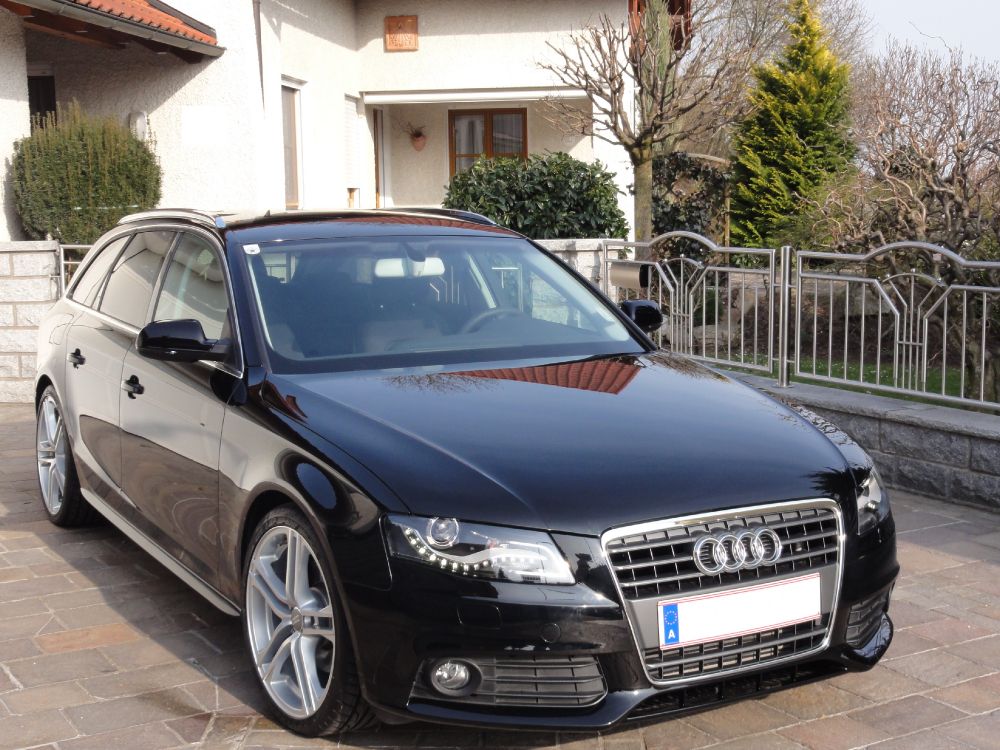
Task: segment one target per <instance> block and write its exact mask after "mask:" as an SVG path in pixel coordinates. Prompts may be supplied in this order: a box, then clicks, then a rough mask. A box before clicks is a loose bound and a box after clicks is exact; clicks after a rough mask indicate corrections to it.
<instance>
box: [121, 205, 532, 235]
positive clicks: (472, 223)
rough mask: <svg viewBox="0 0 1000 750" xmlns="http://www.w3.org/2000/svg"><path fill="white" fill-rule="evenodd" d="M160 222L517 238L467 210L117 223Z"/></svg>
mask: <svg viewBox="0 0 1000 750" xmlns="http://www.w3.org/2000/svg"><path fill="white" fill-rule="evenodd" d="M164 219H169V220H174V221H182V222H191V223H194V224H198V225H200V226H203V227H206V228H211V229H213V230H215V231H216V232H218V233H219V234H220V235H223V236H225V235H233V236H234V237H233V238H234V239H235V240H236V241H237V242H240V243H249V242H269V241H277V240H293V239H312V238H326V237H329V238H333V237H370V236H379V235H381V236H392V235H407V236H413V235H426V236H435V235H454V234H466V235H467V234H474V235H490V236H497V235H504V236H508V237H519V236H520V235H519V234H517V233H516V232H513V231H511V230H509V229H505V228H503V227H500V226H497V225H496V224H495V223H494V222H493V221H491V220H490V219H488V218H486V217H485V216H482V215H480V214H476V213H472V212H470V211H459V210H454V209H446V208H437V207H434V208H414V209H376V210H344V209H341V210H332V211H264V212H260V211H256V212H248V211H202V210H198V209H189V208H179V209H171V208H158V209H154V210H152V211H143V212H141V213H136V214H130V215H128V216H126V217H124V218H123V219H121V220H120V221H119V222H118V223H119V225H128V224H143V223H148V222H150V221H162V220H164Z"/></svg>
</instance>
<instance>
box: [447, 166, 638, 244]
mask: <svg viewBox="0 0 1000 750" xmlns="http://www.w3.org/2000/svg"><path fill="white" fill-rule="evenodd" d="M444 206H445V208H458V209H463V210H466V211H475V212H477V213H480V214H483V215H484V216H488V217H489V218H491V219H493V220H494V221H495V222H497V223H498V224H500V225H502V226H505V227H509V228H510V229H513V230H515V231H518V232H521V233H522V234H525V235H527V236H528V237H532V238H535V239H569V238H578V237H625V236H626V235H627V234H628V224H627V223H626V221H625V214H623V213H622V211H621V209H620V208H618V188H617V187H616V186H615V182H614V176H613V175H612V174H611V173H610V172H608V171H607V170H606V169H605V168H604V167H603V166H602V165H601V164H600V163H599V162H594V163H593V164H587V163H586V162H582V161H580V160H579V159H574V158H573V157H572V156H570V155H569V154H564V153H553V154H545V155H544V156H541V155H535V156H531V157H529V158H528V159H526V160H525V159H511V158H503V159H480V160H479V161H477V162H476V163H475V164H474V165H473V166H472V167H471V168H470V169H468V170H466V171H465V172H462V173H460V174H457V175H455V176H454V177H453V178H452V179H451V183H450V184H449V185H448V193H447V195H446V196H445V199H444Z"/></svg>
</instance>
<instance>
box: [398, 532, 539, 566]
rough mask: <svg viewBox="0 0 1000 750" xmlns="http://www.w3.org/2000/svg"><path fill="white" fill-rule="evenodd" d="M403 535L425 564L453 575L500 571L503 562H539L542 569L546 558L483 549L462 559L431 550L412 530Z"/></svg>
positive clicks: (530, 554) (533, 554) (537, 555)
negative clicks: (448, 571)
mask: <svg viewBox="0 0 1000 750" xmlns="http://www.w3.org/2000/svg"><path fill="white" fill-rule="evenodd" d="M403 535H404V536H405V537H406V541H407V542H408V543H409V544H410V546H411V547H413V549H414V551H416V553H417V554H418V555H420V556H421V557H422V558H425V559H426V560H427V562H429V563H431V564H432V565H433V564H435V563H436V564H437V565H438V567H440V568H441V569H442V570H451V571H452V572H453V573H465V574H472V575H475V574H476V573H478V572H484V571H488V570H496V568H497V567H498V566H499V567H500V568H501V569H502V567H503V563H505V562H506V563H511V564H517V563H518V562H519V561H520V562H522V563H526V562H536V561H540V562H541V563H542V565H543V568H544V564H545V562H546V558H545V557H544V556H543V555H539V554H537V553H524V554H520V555H517V554H504V555H495V554H494V550H495V549H496V548H493V549H484V550H482V551H480V552H475V553H473V554H471V555H467V556H465V557H462V558H456V557H453V556H451V555H446V554H444V553H443V552H441V550H436V549H433V548H432V547H431V546H430V545H429V544H427V542H425V541H424V540H423V538H422V537H421V536H420V534H419V533H418V532H417V531H415V530H414V529H411V528H406V529H404V531H403ZM528 575H533V573H528Z"/></svg>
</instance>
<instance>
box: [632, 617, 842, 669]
mask: <svg viewBox="0 0 1000 750" xmlns="http://www.w3.org/2000/svg"><path fill="white" fill-rule="evenodd" d="M829 622H830V616H829V615H824V616H823V617H821V618H820V619H819V620H814V621H812V622H800V623H798V624H797V625H790V626H788V627H786V628H776V629H774V630H765V631H762V632H759V633H753V634H751V635H743V636H739V637H737V638H727V639H726V640H722V641H712V642H710V643H701V644H698V645H695V646H684V647H681V648H672V649H666V650H660V649H659V648H647V649H644V650H643V659H644V662H645V666H646V672H647V673H648V674H649V675H650V676H652V677H653V679H654V680H656V681H657V682H666V681H669V680H678V679H683V678H688V677H697V676H701V675H707V674H712V673H716V672H725V671H729V670H733V669H740V668H741V667H752V666H754V665H756V664H760V663H763V662H770V661H774V660H775V659H780V658H784V657H792V656H796V655H797V654H800V653H802V652H807V651H812V650H813V649H814V648H816V647H817V646H819V645H820V644H821V643H822V642H823V639H824V638H825V637H826V631H827V627H828V625H829Z"/></svg>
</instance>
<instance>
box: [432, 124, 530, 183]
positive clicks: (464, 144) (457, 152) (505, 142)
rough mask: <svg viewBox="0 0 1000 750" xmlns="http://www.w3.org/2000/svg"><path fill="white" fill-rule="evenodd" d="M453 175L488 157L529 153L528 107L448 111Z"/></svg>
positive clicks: (521, 155) (526, 154)
mask: <svg viewBox="0 0 1000 750" xmlns="http://www.w3.org/2000/svg"><path fill="white" fill-rule="evenodd" d="M448 123H449V131H450V133H451V137H450V138H449V146H450V151H451V174H452V175H455V174H458V173H459V172H464V171H465V170H466V169H468V168H469V167H471V166H472V165H473V164H475V162H476V159H478V158H479V157H480V156H485V157H486V158H487V159H493V158H496V157H498V156H514V157H521V158H522V159H524V158H527V156H528V110H526V109H476V110H467V109H453V110H451V111H450V112H449V113H448Z"/></svg>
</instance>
